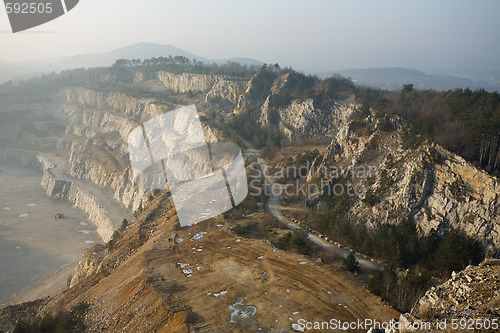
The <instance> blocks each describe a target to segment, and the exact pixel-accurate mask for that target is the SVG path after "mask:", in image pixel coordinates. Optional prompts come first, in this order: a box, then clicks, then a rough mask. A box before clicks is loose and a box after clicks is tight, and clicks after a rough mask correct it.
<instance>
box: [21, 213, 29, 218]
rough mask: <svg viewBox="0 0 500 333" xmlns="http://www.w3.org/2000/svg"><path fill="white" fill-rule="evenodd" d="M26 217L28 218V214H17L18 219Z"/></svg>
mask: <svg viewBox="0 0 500 333" xmlns="http://www.w3.org/2000/svg"><path fill="white" fill-rule="evenodd" d="M28 216H30V214H28V213H22V214H19V217H28Z"/></svg>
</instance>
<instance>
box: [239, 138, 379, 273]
mask: <svg viewBox="0 0 500 333" xmlns="http://www.w3.org/2000/svg"><path fill="white" fill-rule="evenodd" d="M240 139H241V141H242V142H243V144H244V145H245V146H246V149H243V155H244V156H245V157H247V158H255V159H256V160H257V163H258V164H259V168H260V170H261V172H262V175H263V179H264V186H266V187H267V188H268V189H271V188H272V186H273V185H275V182H274V181H273V180H272V179H271V178H270V177H269V175H268V174H266V172H264V170H265V169H269V165H268V164H267V162H266V160H265V159H264V158H263V157H262V155H261V154H260V152H259V150H258V149H256V148H254V147H253V145H252V144H251V143H250V142H248V140H245V139H244V138H242V137H240ZM268 193H269V199H268V200H267V202H266V210H267V211H268V212H269V213H271V214H272V215H273V216H274V217H275V218H276V219H277V220H278V221H280V222H281V223H282V224H284V225H285V226H287V227H288V228H289V229H291V230H295V229H297V228H300V225H299V224H298V223H296V222H294V221H292V220H290V219H289V218H288V217H286V216H284V215H283V214H282V202H283V201H282V198H281V196H280V195H278V194H276V193H274V191H272V190H269V191H268ZM307 233H308V236H309V240H310V241H311V242H313V243H314V244H316V245H318V246H321V247H322V248H324V249H327V250H329V251H331V252H332V253H334V254H335V255H337V256H340V257H342V258H345V257H347V255H348V254H349V253H351V252H352V253H354V256H355V257H356V259H357V260H358V262H359V264H360V266H361V267H363V268H366V269H368V270H377V269H379V268H380V267H379V266H378V265H376V264H375V262H373V261H372V259H370V258H369V257H367V256H364V255H363V256H361V255H360V254H358V253H357V252H355V251H354V250H352V249H350V248H348V247H346V246H343V245H340V244H338V243H337V245H336V244H332V243H331V242H329V241H327V240H325V239H323V238H321V237H319V236H318V235H319V233H318V234H316V233H314V232H311V231H307Z"/></svg>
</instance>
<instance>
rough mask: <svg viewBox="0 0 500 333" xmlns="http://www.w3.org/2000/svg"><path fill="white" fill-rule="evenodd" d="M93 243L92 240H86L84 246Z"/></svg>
mask: <svg viewBox="0 0 500 333" xmlns="http://www.w3.org/2000/svg"><path fill="white" fill-rule="evenodd" d="M94 243H95V241H93V240H86V241H85V244H94Z"/></svg>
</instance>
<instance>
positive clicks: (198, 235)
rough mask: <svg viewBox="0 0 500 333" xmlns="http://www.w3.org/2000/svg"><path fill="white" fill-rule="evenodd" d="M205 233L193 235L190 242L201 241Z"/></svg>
mask: <svg viewBox="0 0 500 333" xmlns="http://www.w3.org/2000/svg"><path fill="white" fill-rule="evenodd" d="M206 234H207V233H206V232H205V231H201V232H199V233H197V234H196V235H194V236H193V237H192V238H191V240H196V239H202V238H203V235H206Z"/></svg>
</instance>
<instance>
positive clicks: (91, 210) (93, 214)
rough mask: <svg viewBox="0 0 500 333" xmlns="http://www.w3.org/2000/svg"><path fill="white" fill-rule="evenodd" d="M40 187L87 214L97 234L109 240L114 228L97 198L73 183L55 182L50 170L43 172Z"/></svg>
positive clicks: (105, 240)
mask: <svg viewBox="0 0 500 333" xmlns="http://www.w3.org/2000/svg"><path fill="white" fill-rule="evenodd" d="M41 185H42V187H43V188H44V189H45V191H46V192H47V194H48V195H50V196H52V197H54V198H61V199H67V200H69V201H71V202H72V203H73V204H74V206H75V207H77V208H79V209H81V210H83V211H84V212H85V213H87V215H88V217H89V220H90V221H91V222H92V223H93V224H94V225H95V226H96V227H97V233H98V234H99V236H101V238H102V240H103V241H104V242H107V241H109V240H110V239H111V236H112V235H113V231H114V229H115V227H114V225H113V222H112V221H111V219H110V218H109V213H108V212H106V210H105V209H104V208H103V206H102V205H101V204H100V202H99V199H98V198H96V197H95V196H93V195H92V194H90V193H88V192H87V191H85V190H83V189H82V188H81V187H79V186H78V185H76V184H75V183H73V182H69V181H66V180H57V179H56V178H55V177H54V175H53V174H52V173H51V172H50V170H45V171H44V173H43V177H42V182H41ZM102 199H103V198H101V200H102Z"/></svg>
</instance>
